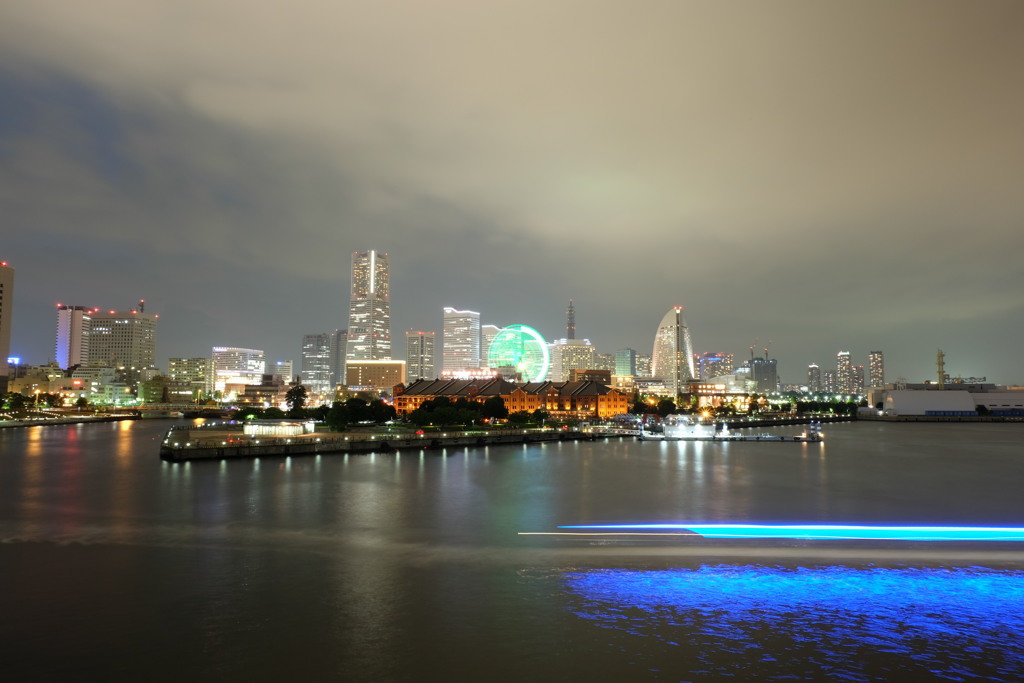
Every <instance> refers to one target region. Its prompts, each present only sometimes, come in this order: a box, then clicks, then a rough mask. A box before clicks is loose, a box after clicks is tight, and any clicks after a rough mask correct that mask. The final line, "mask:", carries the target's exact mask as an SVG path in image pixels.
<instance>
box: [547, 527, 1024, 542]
mask: <svg viewBox="0 0 1024 683" xmlns="http://www.w3.org/2000/svg"><path fill="white" fill-rule="evenodd" d="M558 528H559V529H571V530H578V531H607V532H619V533H621V532H630V531H636V532H692V533H694V534H698V535H700V536H703V537H705V538H791V539H800V540H842V539H851V540H852V539H860V540H886V541H1024V527H981V526H875V525H870V526H868V525H855V524H700V523H695V524H686V523H682V524H573V525H562V526H559V527H558Z"/></svg>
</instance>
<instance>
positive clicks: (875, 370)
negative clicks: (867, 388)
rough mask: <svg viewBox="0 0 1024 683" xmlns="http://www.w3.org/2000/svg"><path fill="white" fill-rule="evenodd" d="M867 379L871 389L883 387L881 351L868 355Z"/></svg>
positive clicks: (883, 361) (883, 363)
mask: <svg viewBox="0 0 1024 683" xmlns="http://www.w3.org/2000/svg"><path fill="white" fill-rule="evenodd" d="M868 378H869V380H870V385H871V386H873V387H884V386H885V357H884V356H883V355H882V352H881V351H871V352H870V353H868Z"/></svg>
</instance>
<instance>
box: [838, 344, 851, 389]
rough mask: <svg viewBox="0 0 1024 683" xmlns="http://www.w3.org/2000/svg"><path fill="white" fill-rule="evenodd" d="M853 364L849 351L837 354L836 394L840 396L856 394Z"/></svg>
mask: <svg viewBox="0 0 1024 683" xmlns="http://www.w3.org/2000/svg"><path fill="white" fill-rule="evenodd" d="M853 385H854V377H853V362H852V361H851V360H850V352H849V351H840V352H839V353H837V354H836V387H835V390H836V392H838V393H840V394H852V393H854V388H853Z"/></svg>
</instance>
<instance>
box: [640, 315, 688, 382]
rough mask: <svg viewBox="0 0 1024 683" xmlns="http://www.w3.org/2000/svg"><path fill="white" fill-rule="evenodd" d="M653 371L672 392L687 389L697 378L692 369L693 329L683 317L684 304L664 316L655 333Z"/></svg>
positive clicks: (652, 357)
mask: <svg viewBox="0 0 1024 683" xmlns="http://www.w3.org/2000/svg"><path fill="white" fill-rule="evenodd" d="M651 359H652V360H651V372H652V374H653V376H654V377H657V378H659V379H661V380H662V381H664V383H665V390H666V392H667V393H669V394H673V395H674V394H679V393H682V392H683V391H684V390H686V389H687V388H688V387H687V383H688V382H691V381H692V380H694V379H696V374H695V373H694V370H693V344H692V343H691V341H690V330H689V328H687V327H686V321H685V320H684V319H683V307H682V306H675V307H673V308H672V309H670V310H669V312H668V313H666V314H665V316H664V317H663V318H662V319H661V323H660V324H659V325H658V332H657V333H656V334H655V335H654V351H653V353H652V354H651Z"/></svg>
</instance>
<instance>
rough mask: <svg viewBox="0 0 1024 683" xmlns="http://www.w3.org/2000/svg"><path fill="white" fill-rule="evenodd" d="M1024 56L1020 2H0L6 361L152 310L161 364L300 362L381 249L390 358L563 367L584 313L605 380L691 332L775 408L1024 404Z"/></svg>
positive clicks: (39, 356) (583, 327) (700, 347)
mask: <svg viewBox="0 0 1024 683" xmlns="http://www.w3.org/2000/svg"><path fill="white" fill-rule="evenodd" d="M1022 35H1024V3H1021V2H1020V1H1019V0H1009V1H1007V2H998V1H990V0H986V1H984V2H962V1H960V0H958V1H956V2H943V1H941V0H925V1H923V2H899V1H894V0H879V1H868V0H858V1H857V2H847V3H837V2H819V1H817V0H808V1H806V2H804V1H790V2H787V1H781V0H773V1H771V2H747V3H744V2H712V1H710V0H709V1H708V2H689V1H686V0H666V1H660V0H643V1H641V2H624V1H621V0H620V1H617V2H600V1H598V0H579V1H575V0H536V1H534V0H520V1H517V2H482V1H481V0H430V1H429V2H426V1H424V2H413V1H411V0H405V1H403V2H389V1H380V0H377V1H374V2H346V1H343V0H330V1H322V2H321V1H314V0H292V1H291V2H288V3H280V2H274V3H272V2H262V1H259V0H256V1H254V0H245V1H242V0H238V1H225V2H215V1H212V0H200V1H195V2H192V1H189V0H167V1H156V0H91V1H90V2H67V1H66V0H33V1H32V2H13V1H12V2H0V259H2V260H6V261H8V262H10V263H11V265H13V266H14V267H15V269H16V271H17V280H16V285H15V304H14V305H15V319H14V333H13V340H12V353H15V354H18V355H21V356H22V357H23V359H25V361H27V362H32V363H41V362H46V361H48V360H49V359H50V358H51V357H52V355H53V353H54V350H53V346H54V342H53V339H54V329H55V323H56V316H55V313H54V308H53V307H54V304H55V303H56V302H58V301H60V302H63V303H67V304H81V305H90V306H98V307H100V308H104V309H106V308H118V309H124V308H128V307H130V306H131V305H132V304H133V303H134V302H135V301H137V300H138V299H140V298H144V299H146V301H147V311H152V312H155V313H159V314H160V316H161V318H160V329H159V348H158V358H159V359H160V363H161V364H164V363H165V362H166V358H167V357H169V356H208V355H209V353H210V347H211V346H213V345H227V346H249V347H255V348H263V349H265V350H266V351H267V354H268V360H278V359H295V360H296V361H297V360H298V358H299V348H300V342H301V336H302V335H303V334H306V333H313V332H321V331H327V330H332V329H334V328H337V327H344V326H345V324H346V323H345V320H344V312H345V310H346V307H347V302H348V296H349V285H350V283H349V265H350V258H351V253H352V252H353V251H356V250H359V251H362V250H366V249H371V248H375V249H378V250H380V251H386V252H388V253H389V254H390V257H391V269H392V290H391V291H392V302H393V303H392V319H393V326H394V335H395V338H396V347H397V348H398V349H402V346H403V344H402V341H403V339H404V334H403V332H404V331H405V330H407V329H410V328H416V329H432V330H438V331H440V329H441V309H442V307H443V306H446V305H450V306H456V307H459V308H469V309H473V310H478V311H481V312H482V317H483V321H484V322H485V323H493V324H499V325H503V324H510V323H514V322H521V323H526V324H532V325H534V326H535V327H537V328H538V329H539V330H540V331H541V333H542V334H544V335H545V336H547V337H560V336H564V325H565V308H566V304H567V302H568V299H569V298H570V297H571V298H573V299H575V301H576V309H577V330H578V335H579V336H582V337H588V338H590V339H591V340H593V342H594V343H595V344H596V345H597V346H598V347H599V350H601V351H603V352H608V353H610V352H613V351H614V350H615V349H617V348H622V347H626V346H630V347H633V348H636V349H638V350H640V351H642V352H647V353H650V348H651V345H652V342H653V337H654V332H655V328H656V327H657V324H658V322H659V320H660V319H661V317H662V315H663V314H664V313H665V312H666V311H667V310H668V309H669V308H670V307H671V306H673V305H675V304H681V305H683V306H684V307H685V309H686V318H687V321H688V323H689V326H690V329H691V333H692V336H693V340H694V344H695V347H696V350H697V351H698V352H700V351H717V350H722V351H728V352H733V353H735V354H736V357H737V360H742V359H743V358H745V357H746V356H747V355H748V352H747V348H748V347H749V346H750V345H751V344H753V343H754V342H755V339H756V340H758V341H757V344H758V346H759V347H763V346H764V345H765V344H766V342H768V341H770V342H771V346H770V352H769V353H770V355H771V356H772V357H775V358H778V359H779V364H780V375H781V377H782V379H783V381H784V382H800V381H804V379H805V377H806V367H807V364H808V363H811V362H818V363H820V364H821V365H822V366H823V368H826V369H828V368H829V367H832V366H834V362H835V354H836V352H837V351H839V350H848V351H850V352H852V354H853V357H854V361H855V362H858V363H866V360H867V352H868V351H870V350H873V349H880V350H882V351H884V352H885V354H886V362H887V374H888V377H889V378H890V379H894V378H896V377H898V376H903V377H905V378H907V379H908V380H911V381H921V380H924V379H927V378H933V377H934V374H935V353H936V349H938V348H942V349H943V350H944V351H945V353H946V358H947V371H949V372H950V373H951V374H953V375H961V376H965V377H966V376H981V375H984V376H987V377H988V378H989V380H990V381H996V382H999V383H1024V362H1022V360H1021V358H1022V355H1024V354H1022V353H1021V340H1022V339H1024V229H1022V228H1024V81H1022V73H1024V72H1022V67H1024V40H1022V39H1021V36H1022ZM402 350H404V349H402ZM396 355H399V356H400V354H396Z"/></svg>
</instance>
